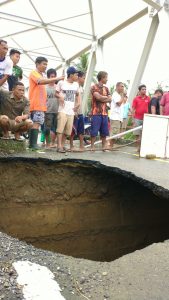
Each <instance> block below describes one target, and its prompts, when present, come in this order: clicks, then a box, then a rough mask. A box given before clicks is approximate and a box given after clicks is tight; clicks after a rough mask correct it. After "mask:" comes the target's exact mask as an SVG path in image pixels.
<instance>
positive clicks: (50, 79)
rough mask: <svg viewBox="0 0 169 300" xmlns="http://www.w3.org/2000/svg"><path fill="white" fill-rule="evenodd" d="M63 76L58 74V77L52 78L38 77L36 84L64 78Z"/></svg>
mask: <svg viewBox="0 0 169 300" xmlns="http://www.w3.org/2000/svg"><path fill="white" fill-rule="evenodd" d="M64 78H65V76H60V77H54V78H39V79H38V84H49V83H52V82H56V81H60V80H64Z"/></svg>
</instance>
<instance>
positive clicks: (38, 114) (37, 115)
mask: <svg viewBox="0 0 169 300" xmlns="http://www.w3.org/2000/svg"><path fill="white" fill-rule="evenodd" d="M31 120H32V121H33V123H38V124H40V125H42V124H43V123H44V120H45V113H44V111H38V110H34V111H32V112H31Z"/></svg>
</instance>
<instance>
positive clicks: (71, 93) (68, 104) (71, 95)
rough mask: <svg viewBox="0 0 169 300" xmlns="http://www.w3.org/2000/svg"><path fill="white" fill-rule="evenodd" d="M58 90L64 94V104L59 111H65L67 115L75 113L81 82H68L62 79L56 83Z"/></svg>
mask: <svg viewBox="0 0 169 300" xmlns="http://www.w3.org/2000/svg"><path fill="white" fill-rule="evenodd" d="M56 90H57V91H58V92H62V93H63V95H64V106H62V105H59V109H58V112H63V113H65V114H67V115H74V110H73V109H74V107H75V99H76V96H77V95H78V94H79V84H78V83H77V82H72V83H70V82H68V81H67V80H60V81H59V82H58V84H57V85H56Z"/></svg>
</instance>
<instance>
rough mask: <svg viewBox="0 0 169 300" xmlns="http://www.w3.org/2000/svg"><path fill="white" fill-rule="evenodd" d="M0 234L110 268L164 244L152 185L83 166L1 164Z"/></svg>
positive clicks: (166, 216)
mask: <svg viewBox="0 0 169 300" xmlns="http://www.w3.org/2000/svg"><path fill="white" fill-rule="evenodd" d="M0 231H2V232H5V233H7V234H9V235H11V236H14V237H17V238H19V239H20V240H24V241H26V242H28V243H31V244H33V245H34V246H36V247H38V248H42V249H47V250H51V251H56V252H58V253H62V254H66V255H70V256H73V257H80V258H85V259H91V260H95V261H112V260H114V259H116V258H118V257H120V256H122V255H124V254H127V253H130V252H132V251H135V250H137V249H141V248H143V247H145V246H147V245H149V244H152V243H154V242H159V241H164V240H165V239H168V238H169V200H168V199H167V197H163V196H161V195H160V193H158V187H157V186H156V188H155V185H153V183H150V182H146V181H143V180H142V179H139V178H137V177H135V176H134V175H133V174H131V173H127V172H124V171H121V170H120V169H117V168H113V167H106V166H103V165H101V164H99V163H96V162H90V161H75V160H74V161H73V160H65V161H64V160H63V161H51V160H47V159H46V160H45V159H29V158H27V159H26V158H25V159H24V158H20V159H19V158H18V159H17V158H15V159H12V158H11V159H10V158H4V159H1V160H0Z"/></svg>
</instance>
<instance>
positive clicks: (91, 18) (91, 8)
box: [88, 0, 96, 41]
mask: <svg viewBox="0 0 169 300" xmlns="http://www.w3.org/2000/svg"><path fill="white" fill-rule="evenodd" d="M88 3H89V11H90V20H91V28H92V36H93V41H94V40H96V33H95V26H94V17H93V6H92V0H88Z"/></svg>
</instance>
